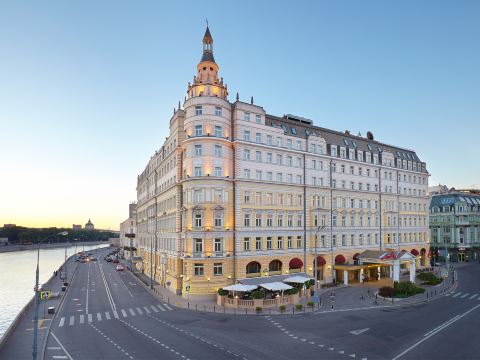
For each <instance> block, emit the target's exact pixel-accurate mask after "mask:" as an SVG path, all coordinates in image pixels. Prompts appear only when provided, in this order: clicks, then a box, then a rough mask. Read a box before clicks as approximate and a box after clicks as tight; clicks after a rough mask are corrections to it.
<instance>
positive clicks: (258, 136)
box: [255, 133, 262, 144]
mask: <svg viewBox="0 0 480 360" xmlns="http://www.w3.org/2000/svg"><path fill="white" fill-rule="evenodd" d="M255 142H257V143H259V144H260V143H261V142H262V134H260V133H256V134H255Z"/></svg>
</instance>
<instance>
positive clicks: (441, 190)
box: [428, 184, 448, 196]
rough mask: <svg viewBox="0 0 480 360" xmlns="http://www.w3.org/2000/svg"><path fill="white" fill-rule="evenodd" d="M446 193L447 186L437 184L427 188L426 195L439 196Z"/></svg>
mask: <svg viewBox="0 0 480 360" xmlns="http://www.w3.org/2000/svg"><path fill="white" fill-rule="evenodd" d="M446 193H448V186H447V185H440V184H438V185H437V186H431V187H429V188H428V194H429V195H430V196H433V195H441V194H446Z"/></svg>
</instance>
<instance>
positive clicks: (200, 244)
mask: <svg viewBox="0 0 480 360" xmlns="http://www.w3.org/2000/svg"><path fill="white" fill-rule="evenodd" d="M194 241H195V252H196V253H201V252H203V239H194Z"/></svg>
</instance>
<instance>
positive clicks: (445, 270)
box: [442, 269, 448, 279]
mask: <svg viewBox="0 0 480 360" xmlns="http://www.w3.org/2000/svg"><path fill="white" fill-rule="evenodd" d="M442 277H443V278H444V279H446V278H448V270H447V269H442Z"/></svg>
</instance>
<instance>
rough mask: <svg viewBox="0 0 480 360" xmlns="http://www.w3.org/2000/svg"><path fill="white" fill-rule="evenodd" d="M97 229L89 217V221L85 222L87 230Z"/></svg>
mask: <svg viewBox="0 0 480 360" xmlns="http://www.w3.org/2000/svg"><path fill="white" fill-rule="evenodd" d="M93 229H95V226H94V225H93V224H92V222H91V221H90V219H88V222H87V223H86V224H85V230H93Z"/></svg>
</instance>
